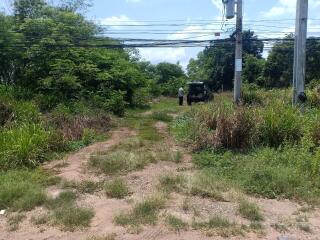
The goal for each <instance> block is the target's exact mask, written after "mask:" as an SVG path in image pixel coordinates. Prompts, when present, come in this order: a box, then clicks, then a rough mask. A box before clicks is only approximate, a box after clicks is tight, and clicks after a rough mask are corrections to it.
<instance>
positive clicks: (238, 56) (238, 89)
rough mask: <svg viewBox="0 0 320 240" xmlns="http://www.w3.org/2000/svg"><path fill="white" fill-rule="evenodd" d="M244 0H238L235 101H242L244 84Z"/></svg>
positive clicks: (237, 102)
mask: <svg viewBox="0 0 320 240" xmlns="http://www.w3.org/2000/svg"><path fill="white" fill-rule="evenodd" d="M242 18H243V16H242V0H238V1H237V23H236V53H235V74H234V102H235V103H236V104H239V103H240V101H241V85H242V78H241V77H242V76H241V75H242Z"/></svg>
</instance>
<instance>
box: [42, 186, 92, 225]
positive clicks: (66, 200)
mask: <svg viewBox="0 0 320 240" xmlns="http://www.w3.org/2000/svg"><path fill="white" fill-rule="evenodd" d="M76 197H77V196H76V194H75V193H74V192H71V191H66V192H62V193H60V195H59V196H58V197H57V198H55V199H49V200H47V202H46V206H47V208H48V209H49V210H51V213H50V222H52V224H53V225H57V226H60V227H61V229H62V230H66V231H74V230H76V229H82V228H85V227H88V226H89V224H90V221H91V219H92V218H93V216H94V211H93V210H92V209H91V208H83V207H78V206H77V205H76Z"/></svg>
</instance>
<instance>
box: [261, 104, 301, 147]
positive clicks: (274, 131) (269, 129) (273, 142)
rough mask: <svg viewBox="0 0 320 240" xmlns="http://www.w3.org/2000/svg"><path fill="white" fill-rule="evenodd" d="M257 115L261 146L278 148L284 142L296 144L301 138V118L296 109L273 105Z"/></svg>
mask: <svg viewBox="0 0 320 240" xmlns="http://www.w3.org/2000/svg"><path fill="white" fill-rule="evenodd" d="M259 115H260V116H261V124H260V126H259V131H260V136H261V141H262V143H263V144H265V145H267V146H271V147H279V146H280V145H283V144H284V143H286V142H290V143H293V144H294V143H297V142H299V141H300V139H301V138H302V135H303V128H302V118H301V117H300V114H299V112H298V110H297V109H295V108H292V107H291V106H287V105H284V104H276V103H274V105H273V106H268V107H266V108H263V109H260V114H259Z"/></svg>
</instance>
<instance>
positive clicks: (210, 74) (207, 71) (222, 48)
mask: <svg viewBox="0 0 320 240" xmlns="http://www.w3.org/2000/svg"><path fill="white" fill-rule="evenodd" d="M230 40H232V41H233V40H234V37H233V36H231V37H230ZM243 40H244V41H243V44H244V46H243V48H244V53H245V54H247V55H250V56H252V58H256V59H261V55H262V52H263V42H262V41H259V39H258V37H257V36H256V35H254V32H252V31H244V32H243ZM251 40H254V41H251ZM234 53H235V51H234V48H233V47H231V46H230V44H229V43H220V44H219V45H218V46H217V45H215V44H213V45H212V46H210V47H207V48H206V49H205V50H204V51H202V52H200V53H199V54H198V57H197V59H192V60H190V63H189V66H188V76H189V78H190V79H191V80H203V81H205V82H206V83H207V85H208V86H209V87H210V88H211V89H212V90H216V91H217V90H231V89H232V87H233V78H234ZM250 60H251V59H249V64H248V65H247V68H248V69H250V70H254V71H255V72H259V70H260V69H259V68H260V67H261V66H260V65H261V64H256V63H255V62H254V63H253V61H250ZM259 62H262V60H261V61H260V60H259ZM245 66H246V65H245ZM247 76H248V75H247ZM255 76H256V73H255V74H254V76H248V77H250V78H252V77H255ZM250 80H251V79H250Z"/></svg>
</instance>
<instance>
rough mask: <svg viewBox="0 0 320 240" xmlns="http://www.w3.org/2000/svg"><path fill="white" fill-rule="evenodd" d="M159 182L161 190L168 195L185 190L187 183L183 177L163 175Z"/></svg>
mask: <svg viewBox="0 0 320 240" xmlns="http://www.w3.org/2000/svg"><path fill="white" fill-rule="evenodd" d="M159 181H160V187H161V189H162V190H163V191H165V192H167V193H170V192H173V191H176V192H179V191H181V190H183V189H184V188H185V186H186V182H187V180H186V178H185V177H184V176H182V175H177V176H172V175H163V176H161V177H160V179H159Z"/></svg>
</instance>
